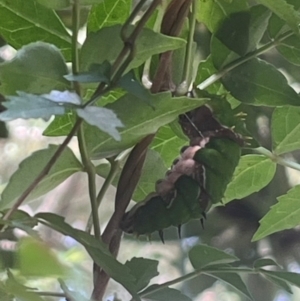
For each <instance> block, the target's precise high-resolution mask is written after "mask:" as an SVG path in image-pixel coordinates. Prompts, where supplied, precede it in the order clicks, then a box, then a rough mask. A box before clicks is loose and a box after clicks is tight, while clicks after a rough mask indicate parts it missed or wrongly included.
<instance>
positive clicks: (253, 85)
mask: <svg viewBox="0 0 300 301" xmlns="http://www.w3.org/2000/svg"><path fill="white" fill-rule="evenodd" d="M222 82H223V84H224V86H225V87H226V89H228V90H229V91H230V92H231V94H232V95H233V96H234V97H235V98H237V99H238V100H239V101H241V102H244V103H247V104H250V105H256V106H282V105H293V106H299V105H300V98H299V96H298V95H297V93H296V92H295V91H294V90H293V89H292V88H291V87H290V86H289V85H288V83H287V80H286V78H285V77H284V76H283V74H282V73H280V71H278V70H277V69H276V68H275V67H274V66H272V65H270V64H268V63H267V62H265V61H262V60H259V59H252V60H250V61H248V62H247V63H245V64H242V65H241V66H239V67H237V68H235V69H233V70H232V71H230V72H228V73H227V74H225V76H224V77H223V78H222Z"/></svg>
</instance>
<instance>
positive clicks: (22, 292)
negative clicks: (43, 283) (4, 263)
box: [1, 272, 44, 301]
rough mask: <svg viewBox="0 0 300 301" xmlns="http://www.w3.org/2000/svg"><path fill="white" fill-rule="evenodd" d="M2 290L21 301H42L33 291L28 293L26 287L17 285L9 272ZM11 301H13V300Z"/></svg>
mask: <svg viewBox="0 0 300 301" xmlns="http://www.w3.org/2000/svg"><path fill="white" fill-rule="evenodd" d="M3 289H4V290H5V291H6V292H7V293H9V294H11V295H13V296H15V297H16V298H18V300H21V301H44V299H42V297H40V296H39V295H38V294H36V293H35V292H33V291H29V290H28V288H27V287H26V286H24V285H22V284H20V283H18V282H17V281H16V280H15V279H14V278H13V275H12V273H10V272H8V279H7V281H6V282H5V286H4V287H3ZM1 297H2V296H1ZM4 300H5V299H4ZM8 300H10V299H8ZM13 300H15V298H14V299H13ZM1 301H2V299H1Z"/></svg>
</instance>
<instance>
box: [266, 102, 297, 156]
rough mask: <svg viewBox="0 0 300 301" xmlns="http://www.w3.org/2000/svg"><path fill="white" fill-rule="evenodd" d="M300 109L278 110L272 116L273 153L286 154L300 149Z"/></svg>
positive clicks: (282, 108)
mask: <svg viewBox="0 0 300 301" xmlns="http://www.w3.org/2000/svg"><path fill="white" fill-rule="evenodd" d="M299 117H300V108H295V107H281V108H276V109H275V110H274V112H273V115H272V126H271V128H272V140H273V151H274V152H275V153H276V154H277V155H280V154H284V153H287V152H291V151H294V150H297V149H299V148H300V122H299Z"/></svg>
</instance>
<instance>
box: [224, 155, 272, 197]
mask: <svg viewBox="0 0 300 301" xmlns="http://www.w3.org/2000/svg"><path fill="white" fill-rule="evenodd" d="M275 171H276V163H275V162H273V161H272V160H270V159H269V158H266V157H265V156H262V155H245V156H242V157H241V159H240V162H239V165H238V166H237V168H236V169H235V172H234V174H233V178H232V181H231V182H230V183H229V184H228V186H227V189H226V192H225V196H224V199H223V202H224V203H228V202H230V201H232V200H234V199H238V200H239V199H242V198H244V197H246V196H248V195H250V194H252V193H254V192H257V191H260V190H261V189H262V188H264V187H265V186H267V185H268V184H269V183H270V181H271V180H272V179H273V177H274V175H275Z"/></svg>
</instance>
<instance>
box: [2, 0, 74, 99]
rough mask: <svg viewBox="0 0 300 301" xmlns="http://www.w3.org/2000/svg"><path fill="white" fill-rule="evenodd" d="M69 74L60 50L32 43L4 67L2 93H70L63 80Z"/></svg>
mask: <svg viewBox="0 0 300 301" xmlns="http://www.w3.org/2000/svg"><path fill="white" fill-rule="evenodd" d="M0 1H1V0H0ZM14 1H16V0H14ZM0 6H1V5H0ZM0 11H1V9H0ZM0 14H1V13H0ZM67 73H68V69H67V65H66V63H65V61H64V58H63V56H62V55H61V53H60V51H59V50H58V48H56V47H55V46H53V45H50V44H47V43H44V42H36V43H32V44H29V45H27V46H24V47H23V48H22V49H21V50H19V51H18V53H17V55H16V56H15V57H14V58H13V59H12V60H10V61H7V62H4V63H2V64H1V65H0V81H1V83H2V85H1V86H0V92H2V93H3V94H15V93H16V91H23V92H27V93H33V94H43V93H48V92H50V91H51V90H66V89H67V88H69V87H70V84H69V82H68V81H67V80H66V79H65V78H64V77H63V76H64V75H65V74H67Z"/></svg>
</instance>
